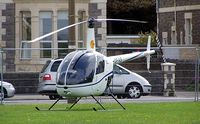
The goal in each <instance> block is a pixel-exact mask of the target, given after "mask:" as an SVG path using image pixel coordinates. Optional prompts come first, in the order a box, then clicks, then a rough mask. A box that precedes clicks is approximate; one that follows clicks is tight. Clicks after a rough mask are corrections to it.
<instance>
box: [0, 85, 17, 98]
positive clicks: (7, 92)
mask: <svg viewBox="0 0 200 124" xmlns="http://www.w3.org/2000/svg"><path fill="white" fill-rule="evenodd" d="M2 85H3V94H4V98H9V97H13V96H14V95H15V88H14V86H13V85H12V84H11V83H8V82H5V81H3V82H2ZM1 96H2V95H1V81H0V97H1Z"/></svg>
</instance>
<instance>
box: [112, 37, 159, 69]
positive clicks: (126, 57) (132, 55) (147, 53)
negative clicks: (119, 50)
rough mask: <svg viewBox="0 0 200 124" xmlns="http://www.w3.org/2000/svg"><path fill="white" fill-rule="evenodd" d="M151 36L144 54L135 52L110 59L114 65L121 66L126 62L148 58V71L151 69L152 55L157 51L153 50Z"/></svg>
mask: <svg viewBox="0 0 200 124" xmlns="http://www.w3.org/2000/svg"><path fill="white" fill-rule="evenodd" d="M150 47H151V36H149V37H148V43H147V49H146V51H143V52H133V53H129V54H123V55H116V56H111V57H109V58H110V59H111V60H112V61H113V63H114V64H120V63H122V62H125V61H131V60H135V59H138V58H142V57H146V58H147V69H148V71H149V69H150V55H151V54H154V53H155V50H151V48H150Z"/></svg>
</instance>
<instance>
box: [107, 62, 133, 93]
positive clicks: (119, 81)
mask: <svg viewBox="0 0 200 124" xmlns="http://www.w3.org/2000/svg"><path fill="white" fill-rule="evenodd" d="M129 77H130V73H129V72H127V71H126V70H124V69H123V68H121V67H119V66H118V65H114V69H113V81H112V82H111V84H110V88H111V91H112V92H113V93H114V94H121V93H124V87H126V85H127V82H128V80H129Z"/></svg>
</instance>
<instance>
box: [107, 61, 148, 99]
mask: <svg viewBox="0 0 200 124" xmlns="http://www.w3.org/2000/svg"><path fill="white" fill-rule="evenodd" d="M151 89H152V86H151V84H150V83H149V82H148V81H147V80H146V79H145V78H144V77H142V76H140V75H139V74H137V73H134V72H132V71H130V70H128V69H126V68H124V67H122V66H120V65H115V66H114V69H113V81H112V82H111V83H110V90H111V92H112V93H113V94H114V95H117V97H118V98H125V97H127V98H140V96H145V95H149V94H150V93H151Z"/></svg>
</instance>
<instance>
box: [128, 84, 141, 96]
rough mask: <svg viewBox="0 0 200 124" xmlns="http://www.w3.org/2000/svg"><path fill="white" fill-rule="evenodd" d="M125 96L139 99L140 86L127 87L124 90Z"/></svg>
mask: <svg viewBox="0 0 200 124" xmlns="http://www.w3.org/2000/svg"><path fill="white" fill-rule="evenodd" d="M126 94H127V97H128V98H133V99H136V98H140V96H141V94H142V88H141V86H140V85H128V86H127V88H126Z"/></svg>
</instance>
